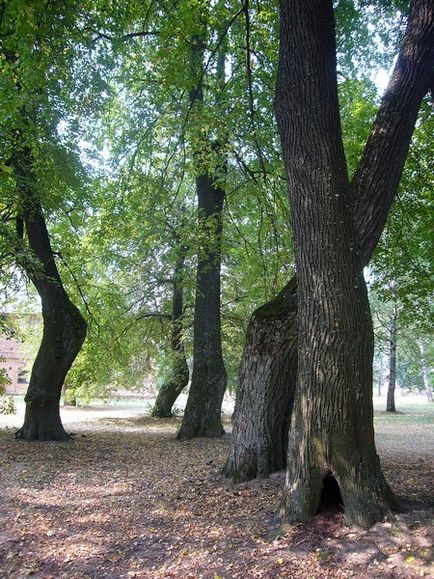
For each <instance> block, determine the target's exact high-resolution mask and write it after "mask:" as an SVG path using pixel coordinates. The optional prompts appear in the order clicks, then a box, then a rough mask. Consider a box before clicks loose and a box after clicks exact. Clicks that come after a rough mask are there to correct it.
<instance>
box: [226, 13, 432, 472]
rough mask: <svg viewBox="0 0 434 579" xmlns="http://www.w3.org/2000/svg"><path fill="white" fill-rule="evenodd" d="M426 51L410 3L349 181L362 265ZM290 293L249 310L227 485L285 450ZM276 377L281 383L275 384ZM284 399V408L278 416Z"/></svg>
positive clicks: (417, 92) (411, 118)
mask: <svg viewBox="0 0 434 579" xmlns="http://www.w3.org/2000/svg"><path fill="white" fill-rule="evenodd" d="M432 50H433V22H432V12H431V11H430V6H429V5H428V4H427V3H423V2H416V3H414V5H413V6H412V11H411V13H410V16H409V21H408V26H407V32H406V35H405V37H404V40H403V43H402V48H401V50H400V54H399V56H398V60H397V62H396V65H395V68H394V71H393V74H392V77H391V80H390V82H389V85H388V89H387V91H386V93H385V95H384V97H383V99H382V103H381V106H380V109H379V112H378V114H377V117H376V120H375V122H374V124H373V128H372V130H371V133H370V137H369V139H368V141H367V144H366V147H365V150H364V152H363V155H362V157H361V160H360V161H359V163H358V166H357V169H356V171H355V174H354V176H353V179H352V181H351V196H352V199H353V200H354V209H353V213H354V219H355V227H356V230H357V238H358V239H359V244H360V246H361V257H360V259H361V265H362V266H363V265H366V263H367V262H368V261H369V258H370V256H371V254H372V252H373V250H374V248H375V246H376V244H377V242H378V239H379V237H380V235H381V231H382V229H383V227H384V222H385V220H386V217H387V214H388V210H389V207H390V204H391V202H392V200H393V197H394V195H395V193H396V190H397V187H398V183H399V178H400V175H401V172H402V169H403V165H404V162H405V159H406V155H407V152H408V147H409V144H410V140H411V135H412V131H413V128H414V125H415V122H416V118H417V113H418V110H419V107H420V104H421V101H422V98H423V96H424V95H425V94H426V93H427V91H428V88H429V86H430V83H431V63H432V58H433V57H432ZM320 102H323V100H322V98H321V101H320ZM401 123H402V124H401ZM398 133H399V135H400V137H399V139H398V138H396V134H398ZM374 177H375V178H374ZM355 247H356V246H355ZM290 293H291V299H289V294H290ZM296 294H297V292H296V282H295V279H294V280H292V281H291V282H290V283H289V284H288V285H287V286H286V288H285V290H284V291H282V292H281V294H279V296H278V297H277V298H276V299H275V300H273V301H271V302H270V303H269V304H268V305H266V306H263V307H261V308H259V309H258V310H257V311H256V312H254V314H253V315H252V318H251V321H250V324H249V328H248V332H247V337H246V346H245V349H244V354H243V361H242V365H241V374H240V383H239V389H238V396H237V401H236V408H235V414H234V429H233V441H232V447H231V455H230V457H229V459H228V462H227V464H226V467H225V472H226V474H227V475H228V476H232V477H233V478H234V479H235V480H245V479H249V478H254V477H255V476H260V475H265V476H266V475H268V474H269V472H272V471H273V470H277V469H280V468H283V467H284V466H285V464H286V454H285V452H282V446H283V448H285V447H286V444H287V440H286V436H284V440H283V442H282V441H281V439H280V433H281V432H285V431H286V424H288V423H289V416H290V414H291V408H292V401H293V397H294V389H295V382H296V380H295V378H296V375H297V354H296V352H297V338H298V329H297V325H296V319H297V318H296V310H297V299H296V298H297V295H296ZM290 350H292V353H290ZM280 376H285V377H287V378H286V379H284V380H283V381H281V380H280ZM285 399H286V400H287V402H286V404H287V405H286V408H285V410H284V411H282V408H281V405H282V400H285ZM253 400H254V401H255V402H254V403H253V404H252V401H253ZM282 457H283V459H282Z"/></svg>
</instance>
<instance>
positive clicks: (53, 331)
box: [13, 148, 87, 441]
mask: <svg viewBox="0 0 434 579" xmlns="http://www.w3.org/2000/svg"><path fill="white" fill-rule="evenodd" d="M13 166H14V171H15V176H16V180H17V191H18V194H19V199H20V205H21V216H20V218H22V219H23V220H24V225H25V230H26V233H27V239H28V244H29V247H30V249H31V250H32V252H33V254H34V256H35V257H36V258H37V265H36V266H34V265H33V264H32V265H28V267H27V268H26V271H27V274H28V275H29V277H30V279H31V280H32V282H33V284H34V285H35V287H36V289H37V291H38V294H39V296H40V298H41V303H42V318H43V335H42V342H41V345H40V347H39V351H38V354H37V356H36V359H35V362H34V364H33V367H32V372H31V376H30V383H29V387H28V390H27V393H26V396H25V402H26V413H25V418H24V424H23V426H22V427H21V428H20V429H19V430H18V431H17V433H16V437H17V438H20V439H25V440H41V441H44V440H66V439H68V434H67V433H66V432H65V430H64V428H63V425H62V422H61V419H60V412H59V404H60V396H61V392H62V386H63V383H64V380H65V377H66V374H67V372H68V370H69V369H70V367H71V365H72V363H73V362H74V360H75V358H76V356H77V354H78V352H79V351H80V349H81V346H82V344H83V342H84V339H85V337H86V329H87V324H86V322H85V320H84V319H83V317H82V315H81V313H80V311H79V310H78V308H77V307H76V306H75V305H74V304H73V303H72V302H71V301H70V299H69V297H68V295H67V294H66V292H65V289H64V287H63V284H62V280H61V278H60V274H59V271H58V269H57V266H56V263H55V260H54V255H53V251H52V248H51V244H50V238H49V235H48V231H47V227H46V224H45V218H44V214H43V210H42V207H41V205H40V203H39V201H38V199H37V195H36V194H35V189H34V187H35V180H34V176H33V174H32V169H31V154H30V151H29V150H27V149H25V148H24V149H23V150H22V151H21V152H20V153H17V154H16V155H15V157H14V159H13Z"/></svg>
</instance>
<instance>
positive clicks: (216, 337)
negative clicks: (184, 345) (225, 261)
mask: <svg viewBox="0 0 434 579" xmlns="http://www.w3.org/2000/svg"><path fill="white" fill-rule="evenodd" d="M196 191H197V196H198V211H199V231H200V240H201V249H200V250H199V255H198V264H197V280H196V301H195V309H194V343H193V372H192V377H191V384H190V391H189V396H188V400H187V405H186V408H185V413H184V418H183V420H182V425H181V428H180V430H179V432H178V438H179V439H190V438H194V437H199V436H205V437H216V436H221V435H222V434H223V432H224V430H223V427H222V423H221V407H222V402H223V396H224V393H225V390H226V383H227V378H226V369H225V365H224V362H223V355H222V348H221V329H220V265H221V234H222V218H223V201H224V191H223V190H222V189H221V188H220V187H218V186H216V184H215V182H214V180H213V179H212V178H211V177H210V176H209V175H208V174H205V175H201V176H200V177H198V178H197V179H196Z"/></svg>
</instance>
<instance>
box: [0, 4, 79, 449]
mask: <svg viewBox="0 0 434 579" xmlns="http://www.w3.org/2000/svg"><path fill="white" fill-rule="evenodd" d="M79 19H80V12H79V10H75V9H74V6H73V5H72V4H68V3H67V4H66V5H65V6H63V7H62V10H61V11H60V12H59V7H58V6H57V7H56V6H54V5H50V6H48V7H47V6H45V5H43V4H41V3H39V2H35V3H31V4H28V3H25V2H21V1H17V2H12V3H6V2H1V3H0V26H1V31H0V37H1V45H0V46H1V68H2V82H1V86H0V91H1V98H2V102H4V103H5V107H4V108H2V114H1V118H0V131H1V134H2V148H1V159H2V174H1V177H2V193H4V198H3V199H4V205H3V199H2V207H1V210H2V238H3V239H2V241H3V240H5V242H6V243H5V245H6V246H7V251H6V252H5V253H3V254H2V259H5V261H4V263H5V264H6V267H7V268H8V269H9V270H12V269H13V268H12V266H11V260H12V259H13V260H14V261H15V262H16V263H17V264H18V265H19V266H20V268H21V270H22V271H23V272H24V274H25V276H26V278H27V279H29V280H31V282H32V283H33V285H34V286H35V288H36V290H37V292H38V294H39V296H40V299H41V304H42V315H43V321H44V332H43V337H42V342H41V346H40V348H39V352H38V355H37V357H36V360H35V362H34V364H33V368H32V373H31V378H30V384H29V388H28V391H27V394H26V398H25V400H26V415H25V420H24V425H23V427H22V428H21V429H19V430H18V432H17V433H16V436H17V438H23V439H26V440H35V439H37V440H65V439H67V438H68V435H67V433H66V432H65V430H64V428H63V426H62V423H61V420H60V414H59V400H60V395H61V388H62V384H63V381H64V379H65V376H66V374H67V372H68V370H69V368H70V367H71V365H72V363H73V361H74V359H75V357H76V355H77V353H78V351H79V350H80V348H81V345H82V343H83V340H84V338H85V335H86V321H85V320H84V318H83V316H82V314H81V313H80V311H79V310H78V308H77V307H76V306H75V305H74V304H73V303H72V302H71V300H70V299H69V296H68V294H67V291H66V289H65V285H64V284H63V281H62V277H61V275H60V272H59V267H58V265H57V263H56V259H57V258H58V252H56V251H55V250H53V247H52V244H51V240H50V236H49V233H48V227H47V222H48V220H49V218H50V217H51V218H52V214H53V213H54V210H55V209H57V210H59V208H60V207H62V208H65V207H67V205H68V202H69V201H70V200H71V192H72V191H74V203H75V205H79V204H80V200H79V191H80V192H81V193H82V192H83V189H84V187H83V181H84V178H83V177H84V172H83V169H82V166H81V163H80V162H79V160H78V156H77V155H76V149H75V146H74V143H73V142H71V141H72V139H71V134H73V133H74V130H73V129H71V127H70V126H69V125H68V121H70V120H71V119H70V118H69V119H67V118H66V116H65V115H64V113H65V110H68V111H69V112H70V114H71V116H74V115H77V112H78V111H77V101H75V100H74V97H73V96H68V97H66V95H67V94H68V95H69V94H71V95H72V94H76V93H77V92H80V88H79V87H80V83H79V82H78V81H77V82H76V83H75V82H74V81H73V75H72V74H71V59H72V56H73V54H74V53H75V51H76V50H79V49H80V48H81V47H82V45H81V44H80V41H79V40H78V38H76V37H73V35H72V34H69V33H71V31H72V30H73V29H74V30H76V28H74V26H73V24H77V21H79ZM65 32H68V33H67V34H65ZM85 76H86V75H85ZM86 79H87V76H86ZM74 80H76V79H74ZM83 82H84V83H85V82H86V81H85V80H84V78H83ZM6 103H7V105H6ZM61 120H63V122H64V123H65V126H64V130H63V132H62V134H61V131H59V124H60V121H61ZM72 124H73V123H72ZM71 212H72V211H71ZM47 215H48V217H47Z"/></svg>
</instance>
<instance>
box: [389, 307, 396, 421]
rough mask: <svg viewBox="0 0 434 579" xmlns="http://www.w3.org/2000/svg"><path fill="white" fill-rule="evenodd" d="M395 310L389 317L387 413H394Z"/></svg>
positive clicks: (394, 309) (394, 308)
mask: <svg viewBox="0 0 434 579" xmlns="http://www.w3.org/2000/svg"><path fill="white" fill-rule="evenodd" d="M396 318H397V310H396V305H394V306H393V313H392V315H391V317H390V329H389V381H388V386H387V403H386V411H387V412H396V406H395V386H396V338H397V327H396Z"/></svg>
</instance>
